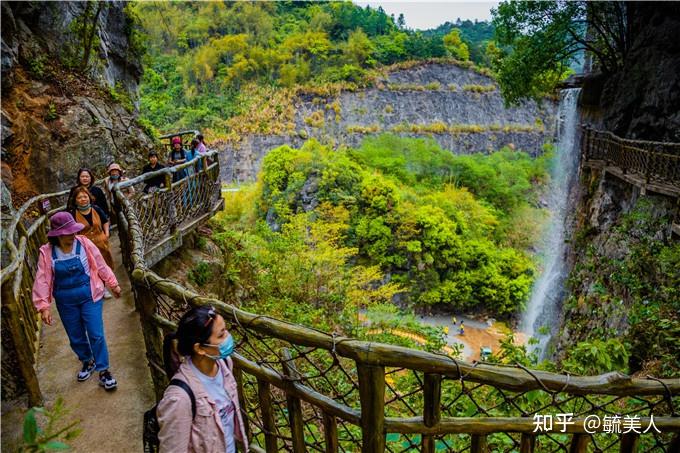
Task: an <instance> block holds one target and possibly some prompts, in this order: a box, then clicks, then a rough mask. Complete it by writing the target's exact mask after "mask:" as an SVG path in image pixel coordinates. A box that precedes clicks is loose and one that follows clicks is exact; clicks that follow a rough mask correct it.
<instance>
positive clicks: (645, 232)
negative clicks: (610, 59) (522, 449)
mask: <svg viewBox="0 0 680 453" xmlns="http://www.w3.org/2000/svg"><path fill="white" fill-rule="evenodd" d="M629 11H630V13H631V22H630V24H631V33H630V34H631V37H632V43H631V47H630V51H629V53H628V56H627V58H626V60H625V61H624V64H623V68H622V69H621V70H620V71H619V72H618V73H616V74H613V75H612V76H610V77H608V78H606V79H605V78H604V77H603V76H602V75H595V76H590V77H587V78H586V80H585V82H584V86H583V91H582V97H581V111H582V113H583V118H584V120H585V122H588V123H591V124H592V125H593V126H595V127H597V128H600V129H605V130H609V131H612V132H614V133H615V134H617V135H619V136H622V137H628V138H634V139H643V140H656V141H670V142H680V109H679V108H678V106H680V41H678V39H677V32H678V30H680V8H679V7H678V6H677V5H676V4H672V3H653V4H652V3H645V2H637V3H630V4H629ZM580 171H581V185H580V200H579V202H578V203H577V206H576V209H575V220H576V228H575V229H574V236H573V238H572V240H571V251H570V253H569V258H568V259H569V261H570V266H571V267H572V269H573V270H572V271H571V275H570V277H569V282H570V284H569V288H568V292H569V294H570V296H569V298H568V299H567V301H566V302H565V305H564V310H563V314H564V321H563V326H562V329H561V331H560V334H559V336H558V338H557V339H556V342H557V344H556V346H557V356H558V358H561V357H564V354H566V352H567V351H568V350H569V349H570V348H572V347H573V346H574V345H575V344H576V343H578V342H579V341H592V340H594V339H601V340H607V339H609V338H617V339H619V340H621V341H622V342H623V343H624V344H626V345H627V347H628V349H629V351H630V352H631V359H630V371H631V372H636V371H639V370H645V371H646V372H648V373H650V374H654V375H667V376H670V375H673V376H677V372H678V371H677V370H678V369H680V359H679V358H680V349H679V348H678V346H677V345H678V344H680V343H679V342H680V337H678V334H677V332H679V331H680V330H678V329H679V327H678V326H680V311H679V310H680V306H678V305H677V304H678V299H680V296H679V295H678V294H677V292H676V293H675V295H673V294H672V293H669V292H668V291H669V290H668V288H671V287H676V288H677V287H678V285H680V265H679V264H677V260H678V257H680V240H678V237H677V236H674V235H673V234H672V231H671V222H672V219H674V218H677V216H678V215H679V214H678V212H679V210H680V204H679V201H678V199H677V198H675V197H670V196H665V195H660V194H654V193H647V194H643V193H641V190H640V189H639V188H637V187H635V186H632V185H630V184H628V183H626V182H624V181H622V180H620V179H617V178H616V177H615V176H612V175H608V174H603V173H602V172H601V171H599V170H593V169H588V168H581V170H580ZM674 304H675V305H674ZM661 322H663V323H665V324H661ZM673 342H674V343H675V344H672V343H673Z"/></svg>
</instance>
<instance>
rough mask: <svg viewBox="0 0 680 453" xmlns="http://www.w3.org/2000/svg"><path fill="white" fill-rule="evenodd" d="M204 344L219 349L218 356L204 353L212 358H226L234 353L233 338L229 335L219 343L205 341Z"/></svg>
mask: <svg viewBox="0 0 680 453" xmlns="http://www.w3.org/2000/svg"><path fill="white" fill-rule="evenodd" d="M204 346H212V347H213V348H217V349H218V350H219V351H220V355H218V356H214V355H208V354H206V356H208V357H210V358H211V359H213V360H220V359H226V358H227V357H229V356H230V355H232V354H233V353H234V338H233V337H232V336H231V335H229V336H227V338H225V340H224V341H223V342H222V343H220V344H210V343H205V345H204Z"/></svg>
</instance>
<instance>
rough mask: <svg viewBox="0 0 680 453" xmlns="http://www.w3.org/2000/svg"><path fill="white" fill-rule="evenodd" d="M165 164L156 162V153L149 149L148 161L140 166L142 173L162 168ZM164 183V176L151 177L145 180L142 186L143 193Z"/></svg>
mask: <svg viewBox="0 0 680 453" xmlns="http://www.w3.org/2000/svg"><path fill="white" fill-rule="evenodd" d="M163 168H165V165H163V164H161V163H160V162H158V153H157V152H156V151H153V150H151V151H149V163H148V164H146V165H144V168H142V174H144V173H151V172H154V171H158V170H162V169H163ZM164 185H165V176H163V175H158V176H154V177H153V178H149V179H147V180H146V185H145V186H144V193H149V192H153V191H155V190H157V189H159V188H161V187H163V186H164Z"/></svg>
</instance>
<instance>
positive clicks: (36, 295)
mask: <svg viewBox="0 0 680 453" xmlns="http://www.w3.org/2000/svg"><path fill="white" fill-rule="evenodd" d="M82 229H83V225H81V224H79V223H77V222H76V221H75V220H74V219H73V216H72V215H71V214H70V213H68V212H59V213H57V214H55V215H53V216H52V217H51V218H50V231H49V232H48V233H47V238H48V240H49V243H48V244H45V245H43V246H42V247H40V257H39V258H38V270H37V272H36V274H35V281H34V282H33V305H35V308H36V310H38V311H39V312H40V317H41V318H42V321H43V322H44V323H45V324H47V325H48V326H51V325H52V324H53V321H52V309H51V305H52V299H54V300H55V302H56V304H57V311H58V312H59V316H60V318H61V322H62V323H63V324H64V329H65V330H66V335H68V339H69V342H70V344H71V349H73V352H75V353H76V355H77V356H78V359H79V360H80V361H81V362H82V368H81V369H80V371H79V372H78V375H77V379H78V381H81V382H82V381H85V380H87V379H89V377H90V376H91V375H92V373H93V371H95V370H96V371H99V384H100V385H101V386H102V387H104V388H105V389H106V390H113V389H115V388H116V386H117V385H118V383H117V382H116V380H115V379H114V378H113V376H112V375H111V372H110V371H109V351H108V348H107V346H106V338H105V337H104V319H103V317H102V306H103V302H102V299H103V297H104V284H106V285H107V286H108V287H109V288H111V291H112V292H113V294H114V295H115V296H116V297H120V286H118V280H116V276H115V275H114V274H113V271H112V270H111V268H110V267H109V266H107V265H106V262H104V258H103V257H102V254H101V253H100V252H99V249H97V246H96V245H94V244H93V243H92V241H90V240H89V239H88V238H86V237H85V236H80V235H76V233H77V232H79V231H80V230H82Z"/></svg>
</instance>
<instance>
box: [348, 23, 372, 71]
mask: <svg viewBox="0 0 680 453" xmlns="http://www.w3.org/2000/svg"><path fill="white" fill-rule="evenodd" d="M343 53H344V55H345V58H346V59H347V61H349V62H350V63H352V64H355V65H357V66H359V67H361V66H372V65H373V63H374V62H375V60H373V58H372V54H373V43H372V42H371V40H370V39H368V35H366V33H364V31H363V30H362V29H361V28H358V29H356V30H354V31H352V32H351V33H350V34H349V37H348V38H347V44H346V45H345V47H344V49H343Z"/></svg>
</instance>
